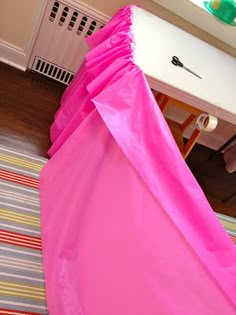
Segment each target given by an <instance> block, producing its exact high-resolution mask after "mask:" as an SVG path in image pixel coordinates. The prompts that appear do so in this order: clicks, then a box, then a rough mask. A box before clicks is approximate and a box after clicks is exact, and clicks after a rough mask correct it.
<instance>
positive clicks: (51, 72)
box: [32, 57, 74, 85]
mask: <svg viewBox="0 0 236 315" xmlns="http://www.w3.org/2000/svg"><path fill="white" fill-rule="evenodd" d="M32 70H33V71H36V72H38V73H41V74H43V75H45V76H47V77H49V78H52V79H54V80H57V81H59V82H61V83H64V84H66V85H68V84H69V83H70V82H71V80H72V79H73V77H74V73H73V72H70V71H68V70H66V69H64V68H62V67H60V66H58V65H55V64H53V63H52V62H49V61H47V60H44V59H42V58H40V57H35V59H34V63H33V66H32Z"/></svg>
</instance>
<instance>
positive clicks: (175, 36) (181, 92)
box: [133, 7, 236, 124]
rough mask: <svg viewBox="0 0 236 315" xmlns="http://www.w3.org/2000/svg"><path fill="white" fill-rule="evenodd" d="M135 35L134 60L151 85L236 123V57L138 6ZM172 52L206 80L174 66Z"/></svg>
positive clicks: (134, 21)
mask: <svg viewBox="0 0 236 315" xmlns="http://www.w3.org/2000/svg"><path fill="white" fill-rule="evenodd" d="M133 35H134V41H135V49H134V61H135V63H136V64H137V65H138V66H139V67H140V68H141V69H142V70H143V71H144V73H145V75H146V77H147V80H148V82H149V84H150V87H151V88H153V89H155V90H157V91H159V92H162V93H164V94H167V95H169V96H171V97H173V98H175V99H178V100H180V101H183V102H185V103H187V104H189V105H192V106H194V107H196V108H199V109H201V110H204V111H205V112H208V113H210V114H212V115H214V116H216V117H219V118H221V119H224V120H226V121H228V122H231V123H233V124H236V59H235V58H233V57H231V56H229V55H227V54H225V53H223V52H222V51H220V50H218V49H216V48H214V47H212V46H210V45H208V44H207V43H205V42H203V41H202V40H200V39H198V38H196V37H194V36H192V35H190V34H189V33H187V32H185V31H183V30H181V29H179V28H178V27H176V26H174V25H172V24H170V23H168V22H166V21H164V20H162V19H160V18H158V17H157V16H155V15H152V14H151V13H148V12H147V11H144V10H143V9H141V8H138V7H134V8H133ZM235 41H236V39H235ZM172 56H178V57H179V59H180V60H181V61H182V62H183V63H184V65H185V66H186V67H188V68H190V69H191V70H193V71H195V72H196V73H197V74H199V75H200V76H201V77H202V80H201V79H199V78H197V77H195V76H194V75H192V74H191V73H189V72H188V71H186V70H184V69H182V68H181V67H176V66H174V65H173V64H172V63H171V60H172Z"/></svg>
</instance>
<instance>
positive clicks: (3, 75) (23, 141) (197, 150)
mask: <svg viewBox="0 0 236 315" xmlns="http://www.w3.org/2000/svg"><path fill="white" fill-rule="evenodd" d="M0 86H1V89H0V143H1V144H3V145H6V146H9V147H13V148H15V149H20V150H21V151H25V152H28V153H31V154H34V155H38V156H44V157H47V150H48V148H49V146H50V139H49V128H50V125H51V123H52V121H53V116H54V113H55V112H56V110H57V108H58V106H59V100H60V97H61V95H62V93H63V91H64V89H65V86H63V85H61V84H60V83H57V82H55V81H53V80H50V79H48V78H45V77H42V76H40V75H38V74H35V73H31V72H25V73H24V72H22V71H19V70H16V69H14V68H12V67H9V66H7V65H5V64H2V63H0ZM212 153H213V151H212V150H211V149H208V148H206V147H203V146H200V145H197V146H195V147H194V149H193V151H192V152H191V154H190V155H189V157H188V159H187V163H188V165H189V167H190V168H191V170H192V172H193V174H194V175H195V177H196V179H197V180H198V182H199V184H200V185H201V187H202V189H203V190H204V192H205V194H206V195H207V197H208V200H209V202H210V203H211V205H212V207H213V208H214V210H215V211H218V212H221V213H225V214H228V215H232V216H235V217H236V198H231V199H229V200H228V202H227V203H223V202H222V200H224V199H227V197H229V196H230V195H231V194H232V193H233V192H235V190H236V189H235V188H236V173H233V174H228V173H227V172H226V171H225V169H224V161H223V158H222V156H221V155H220V154H218V155H215V156H212ZM210 156H211V159H210V160H209V157H210ZM189 210H190V211H191V209H189Z"/></svg>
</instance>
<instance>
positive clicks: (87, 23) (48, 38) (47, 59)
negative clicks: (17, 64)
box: [29, 0, 106, 84]
mask: <svg viewBox="0 0 236 315" xmlns="http://www.w3.org/2000/svg"><path fill="white" fill-rule="evenodd" d="M105 23H106V21H105V20H104V18H102V17H101V18H100V17H99V14H94V11H91V14H90V11H89V10H88V8H87V9H86V7H85V6H83V5H82V4H79V1H78V3H77V4H75V6H74V7H72V6H71V2H69V1H68V2H67V0H60V1H55V0H54V1H53V0H49V1H48V5H47V8H46V10H45V14H44V17H43V19H42V23H41V26H40V29H39V33H38V36H37V40H36V42H35V45H34V48H33V51H32V55H31V58H30V63H29V68H30V69H32V70H33V71H36V72H39V73H41V74H43V75H46V76H48V77H50V78H53V79H55V80H57V81H59V82H62V83H64V84H69V83H70V81H71V79H72V76H73V75H74V73H76V71H77V69H78V68H79V66H80V65H81V64H82V62H83V60H84V56H85V54H86V53H87V51H88V47H87V45H86V42H85V38H86V37H88V36H90V35H92V34H93V33H94V32H96V31H98V30H99V29H100V28H102V27H103V26H104V25H105Z"/></svg>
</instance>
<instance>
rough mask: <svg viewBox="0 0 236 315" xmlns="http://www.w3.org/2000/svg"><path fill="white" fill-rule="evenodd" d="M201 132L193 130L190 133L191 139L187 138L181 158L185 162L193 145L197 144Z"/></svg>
mask: <svg viewBox="0 0 236 315" xmlns="http://www.w3.org/2000/svg"><path fill="white" fill-rule="evenodd" d="M200 134H201V131H200V130H198V129H195V130H194V132H193V133H192V135H191V137H190V138H189V140H188V142H187V143H186V145H185V146H184V152H183V158H184V159H185V160H186V159H187V157H188V155H189V153H190V152H191V150H192V148H193V147H194V145H195V143H196V142H197V140H198V138H199V137H200Z"/></svg>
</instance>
